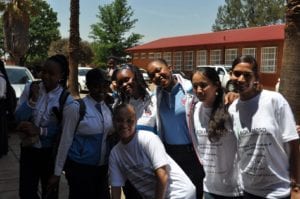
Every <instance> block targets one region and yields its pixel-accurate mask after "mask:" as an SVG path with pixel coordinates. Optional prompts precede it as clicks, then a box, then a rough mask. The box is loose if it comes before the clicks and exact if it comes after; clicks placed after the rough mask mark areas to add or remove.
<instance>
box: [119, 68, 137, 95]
mask: <svg viewBox="0 0 300 199" xmlns="http://www.w3.org/2000/svg"><path fill="white" fill-rule="evenodd" d="M116 84H117V89H118V90H119V91H120V92H121V93H124V94H125V95H126V96H134V95H135V94H136V93H138V91H137V84H136V81H135V77H134V74H133V72H132V71H131V70H129V69H122V70H120V71H119V72H118V73H117V76H116Z"/></svg>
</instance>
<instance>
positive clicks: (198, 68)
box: [197, 66, 210, 72]
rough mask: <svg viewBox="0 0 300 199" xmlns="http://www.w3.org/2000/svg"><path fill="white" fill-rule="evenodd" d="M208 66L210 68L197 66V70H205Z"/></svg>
mask: <svg viewBox="0 0 300 199" xmlns="http://www.w3.org/2000/svg"><path fill="white" fill-rule="evenodd" d="M206 68H210V67H208V66H203V67H197V70H199V71H200V72H203V71H204V70H205V69H206Z"/></svg>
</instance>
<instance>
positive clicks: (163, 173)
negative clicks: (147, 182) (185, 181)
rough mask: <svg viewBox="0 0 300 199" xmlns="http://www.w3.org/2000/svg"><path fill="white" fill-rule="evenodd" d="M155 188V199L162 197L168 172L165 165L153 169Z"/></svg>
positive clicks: (163, 196) (165, 188)
mask: <svg viewBox="0 0 300 199" xmlns="http://www.w3.org/2000/svg"><path fill="white" fill-rule="evenodd" d="M155 177H156V188H155V199H163V198H165V195H166V190H167V184H168V179H169V172H168V170H167V167H166V166H162V167H160V168H158V169H156V170H155Z"/></svg>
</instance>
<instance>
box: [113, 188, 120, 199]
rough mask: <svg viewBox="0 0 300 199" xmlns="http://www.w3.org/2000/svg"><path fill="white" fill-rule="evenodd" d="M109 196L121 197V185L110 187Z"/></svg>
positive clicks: (116, 198)
mask: <svg viewBox="0 0 300 199" xmlns="http://www.w3.org/2000/svg"><path fill="white" fill-rule="evenodd" d="M111 198H112V199H121V187H111Z"/></svg>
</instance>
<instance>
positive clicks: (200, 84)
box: [189, 67, 242, 199]
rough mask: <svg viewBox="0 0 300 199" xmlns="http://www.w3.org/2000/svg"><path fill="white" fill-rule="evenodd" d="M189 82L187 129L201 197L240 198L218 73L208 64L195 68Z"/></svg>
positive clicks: (235, 155)
mask: <svg viewBox="0 0 300 199" xmlns="http://www.w3.org/2000/svg"><path fill="white" fill-rule="evenodd" d="M192 85H193V92H194V94H195V96H196V97H197V99H196V97H194V99H193V100H191V102H190V103H189V104H190V105H189V106H190V108H189V110H190V116H191V117H190V127H191V128H190V129H191V131H192V132H191V133H192V135H193V136H194V138H195V139H194V145H195V146H196V147H195V148H196V149H197V153H198V155H199V157H200V158H201V161H202V164H203V168H204V171H205V178H204V181H203V189H204V198H209V199H216V198H223V199H226V198H241V195H242V189H241V187H240V182H239V175H238V168H237V162H236V161H237V153H236V152H237V145H236V138H235V136H234V134H233V132H232V130H231V129H232V128H231V122H230V118H229V114H228V112H227V107H226V106H225V105H224V103H223V101H224V100H223V94H224V92H223V89H222V87H221V82H220V79H219V76H218V73H217V72H216V71H215V70H214V69H213V68H209V67H207V68H204V70H202V71H195V72H194V73H193V75H192ZM198 100H199V101H198Z"/></svg>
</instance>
